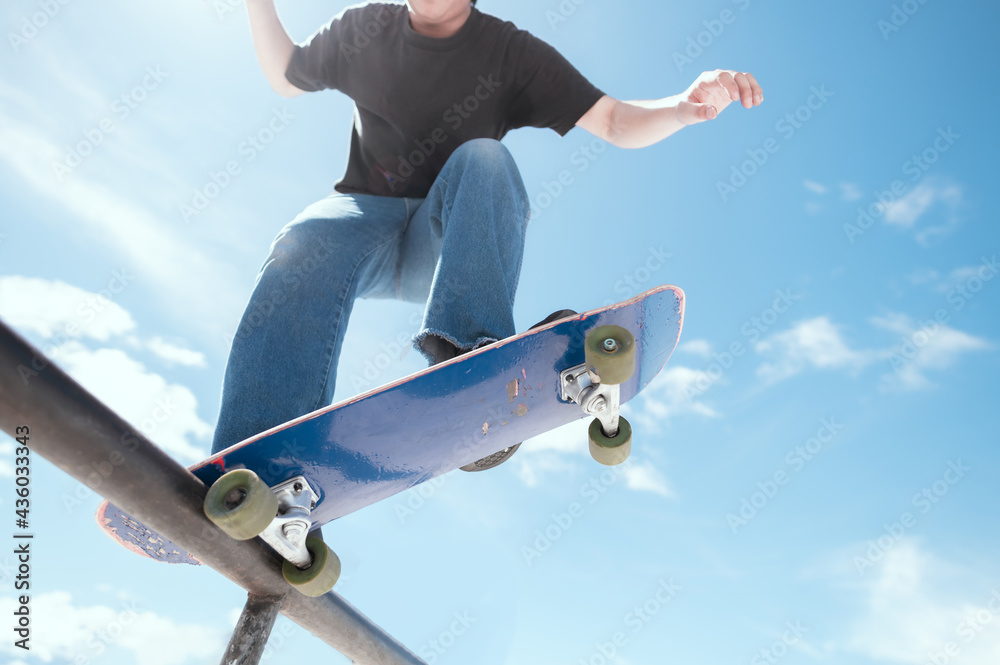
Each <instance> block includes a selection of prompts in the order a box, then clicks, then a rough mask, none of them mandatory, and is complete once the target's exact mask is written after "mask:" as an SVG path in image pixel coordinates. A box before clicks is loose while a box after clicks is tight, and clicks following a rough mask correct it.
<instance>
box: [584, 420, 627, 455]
mask: <svg viewBox="0 0 1000 665" xmlns="http://www.w3.org/2000/svg"><path fill="white" fill-rule="evenodd" d="M589 434H590V456H591V457H593V458H594V459H595V460H597V461H598V462H600V463H601V464H603V465H604V466H615V465H617V464H621V463H622V462H624V461H625V460H627V459H628V456H629V453H631V452H632V426H631V425H630V424H629V422H628V421H627V420H625V419H624V418H618V434H617V436H614V437H609V436H606V435H605V434H604V430H602V429H601V421H600V420H598V419H597V418H594V422H592V423H590V432H589Z"/></svg>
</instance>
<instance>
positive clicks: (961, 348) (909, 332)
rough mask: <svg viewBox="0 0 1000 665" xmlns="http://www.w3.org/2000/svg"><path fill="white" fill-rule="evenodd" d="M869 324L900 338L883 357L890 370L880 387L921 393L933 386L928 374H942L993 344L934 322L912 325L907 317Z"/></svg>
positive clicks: (893, 316) (879, 319)
mask: <svg viewBox="0 0 1000 665" xmlns="http://www.w3.org/2000/svg"><path fill="white" fill-rule="evenodd" d="M872 323H873V324H874V325H875V326H877V327H879V328H882V329H883V330H888V331H890V332H893V333H896V334H897V335H899V336H900V340H899V342H898V343H897V344H896V345H895V346H894V347H893V348H892V349H891V350H890V351H889V352H887V353H886V354H885V356H886V359H887V361H888V362H889V363H890V365H891V366H892V369H893V371H892V372H889V373H886V374H884V375H883V376H882V386H883V388H886V389H889V390H907V391H912V390H921V389H926V388H930V387H933V385H934V384H933V382H932V381H931V380H930V379H929V378H928V377H927V372H928V371H930V370H933V371H944V370H947V369H950V368H951V367H953V366H954V365H955V364H956V363H957V362H958V360H959V358H960V357H961V356H962V355H963V354H966V353H971V352H974V351H988V350H990V349H992V348H993V345H992V344H991V343H990V342H989V341H987V340H985V339H982V338H980V337H974V336H972V335H969V334H968V333H964V332H962V331H961V330H956V329H954V328H952V327H950V326H947V325H945V324H941V323H937V322H936V321H928V322H923V323H921V324H919V325H918V324H917V323H914V322H913V321H912V320H911V319H910V318H909V317H908V316H906V315H904V314H898V313H889V314H887V315H885V316H882V317H874V318H872Z"/></svg>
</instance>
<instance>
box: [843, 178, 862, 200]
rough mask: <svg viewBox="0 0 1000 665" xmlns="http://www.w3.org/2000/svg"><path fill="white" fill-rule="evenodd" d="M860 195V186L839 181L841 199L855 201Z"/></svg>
mask: <svg viewBox="0 0 1000 665" xmlns="http://www.w3.org/2000/svg"><path fill="white" fill-rule="evenodd" d="M861 196H862V194H861V188H860V187H858V186H857V185H855V184H854V183H851V182H842V183H840V199H841V200H842V201H857V200H858V199H860V198H861Z"/></svg>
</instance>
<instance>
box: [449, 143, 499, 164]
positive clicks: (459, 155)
mask: <svg viewBox="0 0 1000 665" xmlns="http://www.w3.org/2000/svg"><path fill="white" fill-rule="evenodd" d="M451 158H452V159H459V160H463V161H467V162H471V163H474V164H476V165H477V166H484V167H493V168H497V169H509V168H510V167H513V166H514V158H513V157H512V156H511V154H510V151H509V150H507V146H505V145H504V144H503V143H501V142H500V141H497V140H496V139H472V140H471V141H466V142H465V143H463V144H462V145H460V146H458V149H457V150H455V152H454V153H452V156H451Z"/></svg>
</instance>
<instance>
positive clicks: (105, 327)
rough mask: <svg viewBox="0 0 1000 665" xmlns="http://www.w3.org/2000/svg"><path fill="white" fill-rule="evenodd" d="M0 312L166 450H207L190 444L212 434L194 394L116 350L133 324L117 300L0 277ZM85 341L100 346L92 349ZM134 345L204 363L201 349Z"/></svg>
mask: <svg viewBox="0 0 1000 665" xmlns="http://www.w3.org/2000/svg"><path fill="white" fill-rule="evenodd" d="M0 317H2V318H3V319H4V320H5V321H7V322H8V323H10V324H12V325H13V326H15V327H16V328H18V329H19V330H21V331H22V332H26V333H30V334H35V335H38V336H39V337H41V338H43V339H45V340H46V341H47V342H48V345H47V346H46V347H45V349H44V350H45V352H46V353H47V355H49V356H50V357H51V359H52V360H53V361H54V362H56V363H58V364H59V365H60V367H62V368H63V369H64V370H66V372H67V373H68V374H70V376H72V377H73V378H74V379H75V380H76V381H78V382H79V383H80V384H81V385H83V387H85V388H86V389H87V390H89V391H90V392H92V393H94V395H96V396H97V398H98V399H100V400H101V401H103V402H104V403H106V404H107V405H108V406H109V407H111V408H112V409H113V410H115V411H116V412H117V413H119V414H120V415H121V416H122V417H123V418H125V420H127V421H129V422H130V423H132V425H133V426H135V427H136V428H137V429H138V430H139V431H141V432H142V433H143V434H145V435H146V436H147V437H149V438H150V439H152V440H153V441H154V442H155V443H157V444H158V445H159V446H161V447H162V448H163V449H164V450H166V451H167V452H168V453H170V454H172V455H174V456H175V457H177V458H179V459H181V460H183V461H186V462H195V461H197V460H199V459H201V458H203V457H204V456H205V455H206V454H207V452H208V451H207V445H196V444H194V443H192V440H195V441H197V440H206V439H207V437H208V436H209V435H210V434H211V432H212V427H211V426H210V425H209V424H208V423H206V422H205V421H204V420H202V419H201V418H200V417H199V416H198V402H197V399H196V398H195V396H194V393H192V392H191V390H190V389H189V388H187V387H186V386H182V385H179V384H176V383H171V382H169V381H168V380H167V379H165V378H164V377H162V376H161V375H160V374H158V373H156V372H154V371H151V370H150V369H148V368H147V367H146V366H145V365H144V364H143V363H141V362H140V361H138V360H136V359H134V358H132V357H131V356H130V355H129V354H128V353H127V352H126V351H125V350H124V349H123V348H122V347H127V346H130V345H134V344H135V338H134V335H132V334H131V333H133V332H134V331H135V329H136V327H137V326H136V323H135V321H134V320H133V318H132V316H131V314H130V313H129V312H128V311H126V310H125V309H124V308H123V307H121V306H120V305H118V304H117V303H114V302H112V301H110V300H109V299H107V298H106V297H104V296H102V295H101V294H98V293H92V292H88V291H85V290H83V289H80V288H78V287H75V286H72V285H70V284H66V283H64V282H59V281H48V280H41V279H29V278H24V277H19V276H13V277H5V278H2V279H0ZM126 334H128V336H125V335H126ZM85 340H96V341H99V342H101V343H102V344H103V345H104V346H103V347H102V348H97V349H94V348H91V347H89V346H87V345H86V344H85V343H84V341H85ZM138 345H139V346H140V347H142V346H147V347H150V348H151V350H153V351H154V353H155V354H156V356H158V357H161V358H162V357H164V356H166V357H167V358H168V359H169V360H170V361H172V362H180V361H184V362H186V364H189V365H194V366H198V365H199V364H200V365H204V356H203V355H202V354H200V353H197V352H194V351H189V350H187V349H183V348H181V347H179V346H176V345H172V344H168V343H166V342H164V341H163V340H160V339H158V338H154V339H153V340H151V341H150V342H147V343H146V344H142V343H141V342H140V343H139V344H138ZM116 347H117V348H116Z"/></svg>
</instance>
